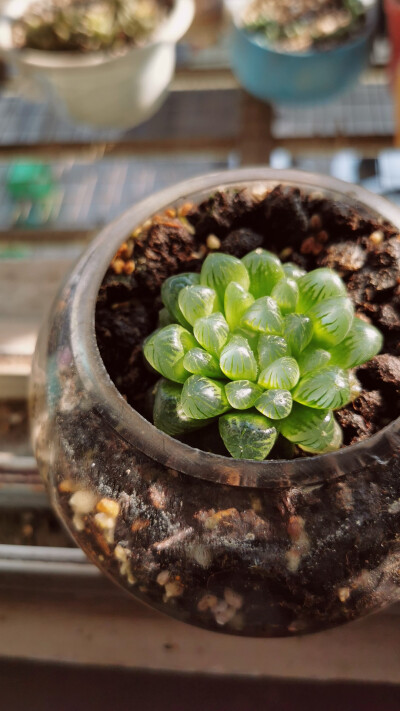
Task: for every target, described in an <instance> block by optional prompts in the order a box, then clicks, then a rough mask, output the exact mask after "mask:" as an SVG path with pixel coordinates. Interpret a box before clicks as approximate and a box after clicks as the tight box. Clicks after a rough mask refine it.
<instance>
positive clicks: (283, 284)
mask: <svg viewBox="0 0 400 711" xmlns="http://www.w3.org/2000/svg"><path fill="white" fill-rule="evenodd" d="M271 296H272V298H273V299H275V301H276V303H277V304H278V306H279V308H280V310H281V312H282V313H283V314H289V313H291V312H292V311H294V310H295V308H296V304H297V299H298V298H299V287H298V286H297V283H296V282H295V280H294V279H289V278H287V279H281V280H280V281H278V283H277V284H275V286H274V288H273V289H272V291H271Z"/></svg>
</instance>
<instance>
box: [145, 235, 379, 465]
mask: <svg viewBox="0 0 400 711" xmlns="http://www.w3.org/2000/svg"><path fill="white" fill-rule="evenodd" d="M161 295H162V299H163V303H164V308H163V309H162V310H161V312H160V316H159V326H160V327H159V328H158V329H157V330H156V331H155V332H154V333H153V334H152V335H151V336H150V337H149V338H147V339H146V341H145V343H144V349H143V350H144V355H145V357H146V359H147V361H148V362H149V363H150V365H151V366H152V367H153V368H154V369H155V370H157V371H158V372H159V373H160V374H161V375H163V376H164V378H167V380H163V381H161V383H160V384H159V386H158V387H157V390H156V396H155V405H154V422H155V424H156V426H157V427H159V429H162V430H163V431H164V432H167V433H168V434H171V435H173V436H183V435H184V434H185V432H187V431H189V430H191V429H194V428H197V427H204V426H205V424H208V423H209V422H212V421H213V420H215V419H219V431H220V434H221V437H222V439H223V441H224V443H225V446H226V447H227V449H228V451H229V452H230V454H231V455H232V456H234V457H238V458H241V459H243V458H248V459H255V460H262V459H264V458H265V457H266V456H268V454H269V452H270V450H271V449H272V447H273V445H274V443H275V441H276V438H277V436H278V431H279V432H280V434H281V436H282V438H285V439H286V440H287V442H290V443H291V445H290V446H291V447H294V446H295V445H297V446H298V447H300V448H301V449H303V450H304V451H305V452H307V453H310V454H317V453H324V452H329V451H333V450H335V449H337V448H339V447H340V446H341V444H342V432H341V428H340V426H339V425H338V423H337V422H336V420H335V418H334V416H333V411H334V410H336V409H339V408H342V407H344V406H345V405H346V404H347V403H349V402H351V401H353V400H355V399H356V398H357V397H358V396H359V395H360V393H361V391H362V387H361V384H360V382H359V381H358V379H357V377H356V375H355V373H354V372H353V371H352V370H350V369H351V368H354V367H356V366H358V365H360V364H362V363H364V362H366V361H368V360H370V359H371V358H372V357H374V356H375V355H376V354H377V353H378V352H379V350H380V349H381V347H382V336H381V334H380V332H379V331H378V330H377V329H376V328H375V327H374V326H372V325H370V324H368V323H366V322H365V321H363V320H362V319H360V318H357V317H354V307H353V304H352V302H351V300H350V298H349V297H348V295H347V292H346V288H345V285H344V282H343V281H342V280H341V279H340V277H339V276H338V275H337V274H336V273H335V272H333V271H332V270H331V269H326V268H321V269H315V270H314V271H312V272H309V273H305V272H304V270H302V269H301V268H300V267H298V266H297V265H295V264H292V263H287V264H284V265H282V264H281V263H280V261H279V259H278V257H276V255H274V254H272V253H271V252H267V251H266V250H264V249H257V250H254V251H253V252H251V253H250V254H248V255H246V256H245V257H244V258H243V260H239V259H237V258H236V257H232V256H231V255H227V254H223V253H213V254H209V256H208V257H207V258H206V259H205V261H204V263H203V266H202V270H201V274H200V275H198V274H192V273H185V274H179V275H177V276H173V277H170V278H169V279H167V280H166V281H165V283H164V284H163V286H162V293H161ZM192 330H193V334H192ZM283 441H284V440H283Z"/></svg>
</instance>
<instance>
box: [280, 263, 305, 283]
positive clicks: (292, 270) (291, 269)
mask: <svg viewBox="0 0 400 711" xmlns="http://www.w3.org/2000/svg"><path fill="white" fill-rule="evenodd" d="M282 269H283V271H284V273H285V276H286V277H288V278H289V279H296V281H297V279H300V277H302V276H304V274H307V272H306V271H305V269H302V268H301V267H299V266H297V264H293V262H286V263H285V264H282Z"/></svg>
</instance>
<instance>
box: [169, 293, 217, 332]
mask: <svg viewBox="0 0 400 711" xmlns="http://www.w3.org/2000/svg"><path fill="white" fill-rule="evenodd" d="M178 304H179V308H180V310H181V312H182V313H183V316H184V317H185V319H186V320H187V321H188V322H189V323H190V324H191V326H194V324H195V322H196V321H197V319H199V318H203V317H204V316H210V314H212V313H213V311H216V310H219V309H218V298H217V294H216V292H215V291H214V289H210V288H209V287H208V286H200V284H195V285H194V286H185V287H184V288H183V289H181V291H180V292H179V297H178Z"/></svg>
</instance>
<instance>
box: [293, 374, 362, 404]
mask: <svg viewBox="0 0 400 711" xmlns="http://www.w3.org/2000/svg"><path fill="white" fill-rule="evenodd" d="M292 396H293V400H296V402H299V403H301V404H302V405H307V406H308V407H315V408H317V409H318V410H326V409H329V410H338V409H339V408H341V407H343V406H344V405H346V404H347V403H348V402H350V399H351V396H350V383H349V376H348V373H347V371H345V370H342V368H338V367H335V366H331V367H329V366H328V367H326V368H320V370H317V371H315V372H310V373H306V374H305V375H303V377H302V378H301V380H299V382H298V384H297V386H296V387H295V389H294V390H293V392H292Z"/></svg>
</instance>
